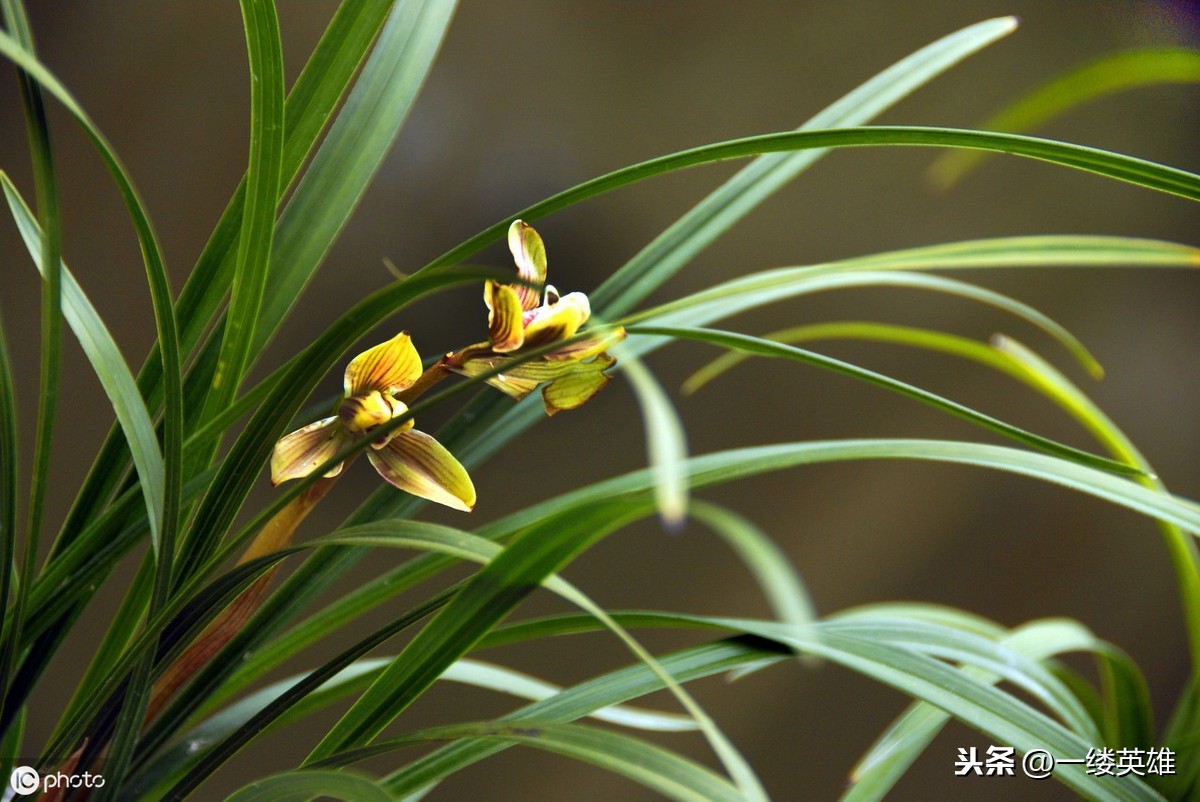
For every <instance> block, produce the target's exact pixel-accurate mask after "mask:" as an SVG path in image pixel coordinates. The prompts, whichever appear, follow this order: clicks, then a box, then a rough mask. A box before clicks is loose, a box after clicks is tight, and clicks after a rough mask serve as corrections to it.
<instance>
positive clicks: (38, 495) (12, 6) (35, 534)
mask: <svg viewBox="0 0 1200 802" xmlns="http://www.w3.org/2000/svg"><path fill="white" fill-rule="evenodd" d="M2 8H3V16H4V24H5V27H6V28H7V29H8V30H10V31H12V33H13V35H14V36H15V37H16V39H17V40H18V41H19V42H20V46H21V47H24V48H26V49H28V50H30V51H32V49H33V34H32V32H31V31H30V29H29V20H28V18H27V16H26V14H25V8H24V6H22V4H21V2H20V0H5V2H4V3H3V4H2ZM17 74H18V77H19V79H20V85H21V102H22V106H23V107H24V111H25V128H26V130H27V131H28V135H29V152H30V157H31V160H32V161H33V176H34V185H35V187H36V192H37V206H38V220H39V222H40V224H41V227H42V229H43V230H44V231H45V232H46V236H45V237H44V238H43V239H42V241H41V242H40V243H39V252H38V256H37V257H35V258H36V259H39V260H40V262H41V263H42V264H45V265H47V267H46V270H45V272H44V274H43V276H42V287H41V289H42V292H41V338H40V348H39V350H40V352H41V369H40V371H39V374H38V383H39V387H38V404H37V410H38V412H37V423H36V425H35V428H34V441H33V465H32V474H31V477H30V480H29V511H28V515H27V525H26V533H25V538H24V543H23V550H24V554H23V555H22V560H21V563H20V574H19V577H18V578H19V580H20V584H19V585H18V586H17V595H16V600H15V603H14V605H13V616H12V618H13V621H12V627H11V628H10V630H9V631H8V636H9V637H8V639H7V640H5V641H3V642H0V693H2V694H4V698H3V699H0V733H3V732H4V731H5V730H7V728H8V726H9V725H10V724H11V723H12V722H13V720H14V719H13V717H14V715H15V714H16V712H17V708H19V707H20V702H19V701H18V700H16V699H14V698H11V697H10V696H9V694H8V690H9V679H10V676H11V672H12V668H13V665H14V664H15V663H16V661H17V659H18V656H19V655H20V653H21V649H20V641H21V628H22V626H23V625H24V618H25V604H26V601H27V598H28V591H29V586H30V585H31V584H33V580H34V577H35V576H36V575H37V565H38V558H39V556H40V551H41V548H40V543H41V534H42V518H43V516H44V514H45V508H46V493H47V490H48V488H49V483H50V455H51V450H52V446H53V444H54V423H55V417H56V415H57V413H58V387H59V370H60V367H61V363H62V322H63V314H62V268H61V261H62V260H61V259H60V254H61V253H62V221H61V219H60V217H59V208H58V183H57V181H56V180H55V176H54V158H53V155H52V152H51V146H50V129H49V126H48V124H47V122H46V108H45V102H44V100H43V98H42V92H41V89H40V88H39V87H38V85H37V82H36V81H35V80H34V78H33V76H31V75H30V74H29V73H28V72H26V71H24V70H20V69H18V71H17ZM14 566H15V564H14ZM4 570H5V571H8V570H9V566H7V565H6V566H5V568H4ZM5 601H6V602H7V599H6V600H5ZM14 703H15V706H14Z"/></svg>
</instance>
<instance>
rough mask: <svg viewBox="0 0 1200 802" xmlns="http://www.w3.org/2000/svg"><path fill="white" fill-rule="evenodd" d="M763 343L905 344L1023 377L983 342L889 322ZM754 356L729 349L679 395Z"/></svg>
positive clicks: (824, 326) (820, 329) (828, 327)
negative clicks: (815, 341)
mask: <svg viewBox="0 0 1200 802" xmlns="http://www.w3.org/2000/svg"><path fill="white" fill-rule="evenodd" d="M762 338H763V339H764V340H771V341H772V342H777V343H784V344H787V345H798V344H799V343H805V342H812V341H813V340H868V341H873V342H884V343H891V344H893V345H909V346H912V347H914V348H923V349H925V350H927V351H936V352H938V353H943V354H950V355H953V356H960V357H962V358H964V359H970V360H972V361H974V362H979V363H980V364H984V365H987V366H989V367H992V368H995V369H996V370H999V371H1001V372H1003V373H1007V374H1008V375H1010V376H1012V377H1014V378H1018V379H1019V378H1022V377H1023V376H1024V375H1025V374H1024V373H1023V372H1022V371H1021V370H1020V369H1019V368H1018V367H1016V366H1015V365H1013V364H1012V361H1011V360H1010V359H1007V358H1005V357H1004V355H1003V354H1001V353H999V352H998V351H997V350H996V349H995V348H992V347H991V346H989V345H988V344H987V343H981V342H979V341H978V340H972V339H970V338H968V337H960V336H958V335H957V334H947V333H945V332H942V331H935V330H932V329H922V328H916V327H913V326H897V325H893V324H890V323H871V322H867V321H839V322H836V323H812V324H808V325H804V326H793V327H791V328H787V329H780V330H779V331H773V332H771V333H769V334H764V335H763V337H762ZM753 356H754V354H752V353H750V352H748V351H738V350H730V351H728V352H726V353H724V354H722V355H721V356H719V357H717V358H716V359H714V360H713V361H711V362H709V363H708V364H707V365H704V366H703V367H701V368H700V369H699V370H697V371H696V372H695V373H693V374H692V375H691V376H689V377H688V378H687V380H685V381H684V383H683V388H682V389H683V392H684V393H685V394H687V395H692V394H693V393H695V392H697V391H698V390H700V389H701V388H702V387H704V386H705V385H706V384H708V383H709V382H711V381H713V380H714V379H717V378H719V377H720V376H722V375H724V374H725V373H727V372H729V371H730V370H732V369H733V368H735V367H737V366H738V365H740V364H742V363H743V362H745V361H747V360H749V359H750V358H751V357H753Z"/></svg>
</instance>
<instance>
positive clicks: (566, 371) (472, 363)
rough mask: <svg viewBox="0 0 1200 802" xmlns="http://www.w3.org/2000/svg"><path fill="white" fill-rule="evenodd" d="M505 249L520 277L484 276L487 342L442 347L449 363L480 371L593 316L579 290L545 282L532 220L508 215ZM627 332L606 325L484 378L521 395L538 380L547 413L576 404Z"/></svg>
mask: <svg viewBox="0 0 1200 802" xmlns="http://www.w3.org/2000/svg"><path fill="white" fill-rule="evenodd" d="M508 249H509V250H510V251H511V252H512V255H513V260H514V261H515V262H516V265H517V275H518V277H519V278H520V279H521V281H520V283H515V284H501V283H500V282H498V281H489V282H488V283H487V284H486V286H485V287H484V291H483V301H484V303H485V304H486V305H487V308H488V342H485V343H477V344H476V345H472V346H469V347H467V348H464V349H463V350H462V351H458V352H456V353H453V354H449V355H447V357H446V359H445V360H443V362H444V364H445V365H446V367H448V368H449V369H450V370H453V371H455V372H457V373H461V374H463V375H465V376H478V375H479V374H481V373H484V372H486V371H489V370H493V369H495V368H499V367H503V366H504V365H506V364H509V363H510V362H512V361H513V358H514V357H516V356H519V355H520V354H521V353H522V352H523V351H527V350H528V349H531V348H538V347H542V346H545V345H548V344H550V343H554V342H557V341H559V340H566V339H568V338H570V337H573V336H575V334H576V333H577V332H578V331H579V329H580V327H582V326H583V324H584V323H586V322H587V319H588V318H589V317H590V316H591V313H592V311H591V306H590V304H589V303H588V298H587V296H586V295H584V294H583V293H582V292H572V293H568V294H566V295H559V293H558V290H556V289H555V288H554V287H553V286H552V285H548V284H546V247H545V245H544V244H543V243H542V238H541V237H540V236H538V233H537V232H536V231H534V230H533V227H532V226H530V225H529V224H528V223H525V222H524V221H521V220H515V221H513V224H512V225H511V226H509V229H508ZM624 338H625V330H624V329H620V328H618V329H614V330H611V331H607V332H604V333H603V334H598V335H596V336H595V337H589V338H587V339H584V340H580V341H578V342H573V343H570V344H566V345H563V347H562V348H559V349H556V350H552V351H549V352H547V353H545V354H543V355H542V356H540V357H538V358H535V359H531V360H529V361H528V362H523V363H521V364H518V365H513V367H512V368H511V369H509V370H504V371H503V372H501V373H498V374H496V375H494V376H491V377H490V378H488V379H487V380H486V381H487V383H488V384H490V385H491V386H493V387H495V388H496V389H498V390H501V391H503V392H505V393H507V394H508V395H510V396H512V397H513V398H516V399H518V400H520V399H522V398H524V397H525V396H527V395H529V394H530V393H531V392H533V391H534V390H535V389H537V388H538V386H542V401H543V403H544V404H545V407H546V414H548V415H553V414H554V413H556V412H558V411H560V410H563V409H575V408H576V407H578V406H581V405H582V404H583V403H584V402H586V401H587V400H588V399H589V398H591V397H592V396H593V395H595V394H596V393H597V392H598V391H599V390H600V388H601V387H603V386H604V385H606V384H608V382H609V377H608V376H607V375H606V374H605V371H606V370H607V369H608V368H610V367H612V366H613V365H614V364H616V360H615V359H613V358H612V357H611V356H609V355H608V353H607V351H608V349H609V348H610V347H611V346H612V345H614V344H615V343H617V342H620V341H621V340H623V339H624Z"/></svg>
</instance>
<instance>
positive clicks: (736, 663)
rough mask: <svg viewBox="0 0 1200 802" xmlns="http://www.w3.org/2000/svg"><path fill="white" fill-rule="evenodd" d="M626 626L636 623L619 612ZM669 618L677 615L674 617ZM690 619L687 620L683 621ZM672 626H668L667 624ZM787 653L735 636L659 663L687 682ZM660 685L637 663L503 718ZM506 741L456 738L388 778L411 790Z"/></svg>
mask: <svg viewBox="0 0 1200 802" xmlns="http://www.w3.org/2000/svg"><path fill="white" fill-rule="evenodd" d="M576 618H579V619H582V620H584V621H586V622H587V624H588V625H589V626H591V627H593V628H594V627H597V626H600V625H599V623H598V622H596V621H595V620H594V619H592V618H590V617H589V616H577V617H576ZM616 618H617V619H618V620H619V621H620V622H621V623H622V624H624V625H626V626H635V625H636V622H635V621H633V620H631V619H630V618H629V617H628V616H625V615H622V614H616ZM669 618H671V619H673V620H674V619H675V617H674V616H670V617H669ZM681 623H686V622H681ZM666 625H668V626H669V625H670V624H666ZM785 654H787V653H786V652H784V651H782V650H781V647H776V646H773V645H772V644H771V642H770V641H766V640H762V639H756V638H735V639H730V640H725V641H718V642H715V643H707V644H703V645H700V646H693V647H690V648H687V649H684V650H682V651H679V652H676V653H674V654H671V655H666V656H664V657H662V658H661V661H660V662H661V665H662V666H663V667H664V668H665V669H666V670H667V671H668V672H669V673H670V674H671V676H672V677H674V678H675V680H676V681H677V682H686V681H688V680H691V679H696V678H699V677H706V676H710V675H712V674H717V673H720V672H723V671H728V670H732V669H736V668H738V667H740V666H744V665H747V664H750V663H758V662H761V661H763V660H775V661H778V660H782V659H784V656H785ZM661 688H662V679H661V678H660V677H659V676H658V675H657V674H655V673H654V672H652V671H651V670H650V668H649V667H647V666H646V665H644V664H641V663H638V664H635V665H632V666H629V667H627V668H622V669H619V670H617V671H612V672H609V673H607V674H602V675H601V676H599V677H596V678H595V679H591V680H588V681H586V682H583V683H581V684H579V685H576V686H574V687H572V688H568V689H566V690H564V691H563V692H562V693H559V694H556V695H555V696H553V697H551V698H549V699H546V700H544V701H541V702H534V703H533V704H530V705H527V706H525V707H523V708H521V709H520V710H517V711H515V712H514V713H510V714H509V715H507V716H505V717H504V718H503V719H501V721H505V722H508V723H511V724H515V725H520V724H525V723H528V722H531V721H553V722H569V721H572V720H574V719H578V718H582V717H583V716H586V715H587V714H588V713H589V712H590V711H592V710H595V709H598V708H602V707H606V706H609V705H612V704H619V703H621V702H625V701H629V700H631V699H635V698H638V697H640V696H644V695H646V694H648V693H651V692H653V691H656V690H659V689H661ZM507 746H508V744H504V743H500V742H494V741H491V742H489V741H457V742H455V743H452V744H448V745H447V746H444V747H442V748H441V749H438V750H437V751H435V752H431V753H430V754H428V755H426V756H424V757H422V758H419V759H417V760H416V761H414V762H413V763H411V764H409V765H408V766H406V767H405V768H403V769H401V770H400V771H399V772H396V773H395V774H393V775H391V776H390V777H389V778H388V780H387V786H388V790H389V791H391V792H393V793H411V792H413V791H416V790H418V789H420V788H424V787H425V786H427V785H428V784H429V783H431V782H436V781H437V780H438V779H440V778H442V777H446V776H448V775H449V774H452V773H453V772H455V771H458V770H459V769H461V768H463V767H464V766H467V765H469V764H471V763H474V762H476V761H478V760H481V759H483V758H485V757H487V756H488V755H492V754H495V753H497V752H499V751H501V750H503V749H505V748H507Z"/></svg>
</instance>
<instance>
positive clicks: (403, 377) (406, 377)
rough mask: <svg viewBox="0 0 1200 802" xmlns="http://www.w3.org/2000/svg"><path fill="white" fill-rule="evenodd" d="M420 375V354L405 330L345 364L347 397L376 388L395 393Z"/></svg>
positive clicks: (387, 392) (380, 390)
mask: <svg viewBox="0 0 1200 802" xmlns="http://www.w3.org/2000/svg"><path fill="white" fill-rule="evenodd" d="M420 376H421V355H420V354H418V353H417V349H416V348H415V347H413V344H412V338H410V337H409V336H408V332H407V331H402V332H400V333H399V334H397V335H396V336H395V337H393V338H392V339H390V340H388V341H387V342H385V343H380V344H379V345H376V346H375V347H374V348H368V349H367V350H366V351H363V352H362V353H361V354H359V355H358V356H356V357H354V359H353V360H352V361H351V362H350V364H349V365H348V366H347V367H346V378H345V387H346V397H348V398H349V397H352V396H356V395H367V394H368V393H370V392H372V391H375V392H379V393H383V394H384V395H392V394H394V393H397V392H400V391H401V390H404V389H407V388H408V387H411V386H412V384H413V382H415V381H416V380H417V379H418V378H419V377H420Z"/></svg>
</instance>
